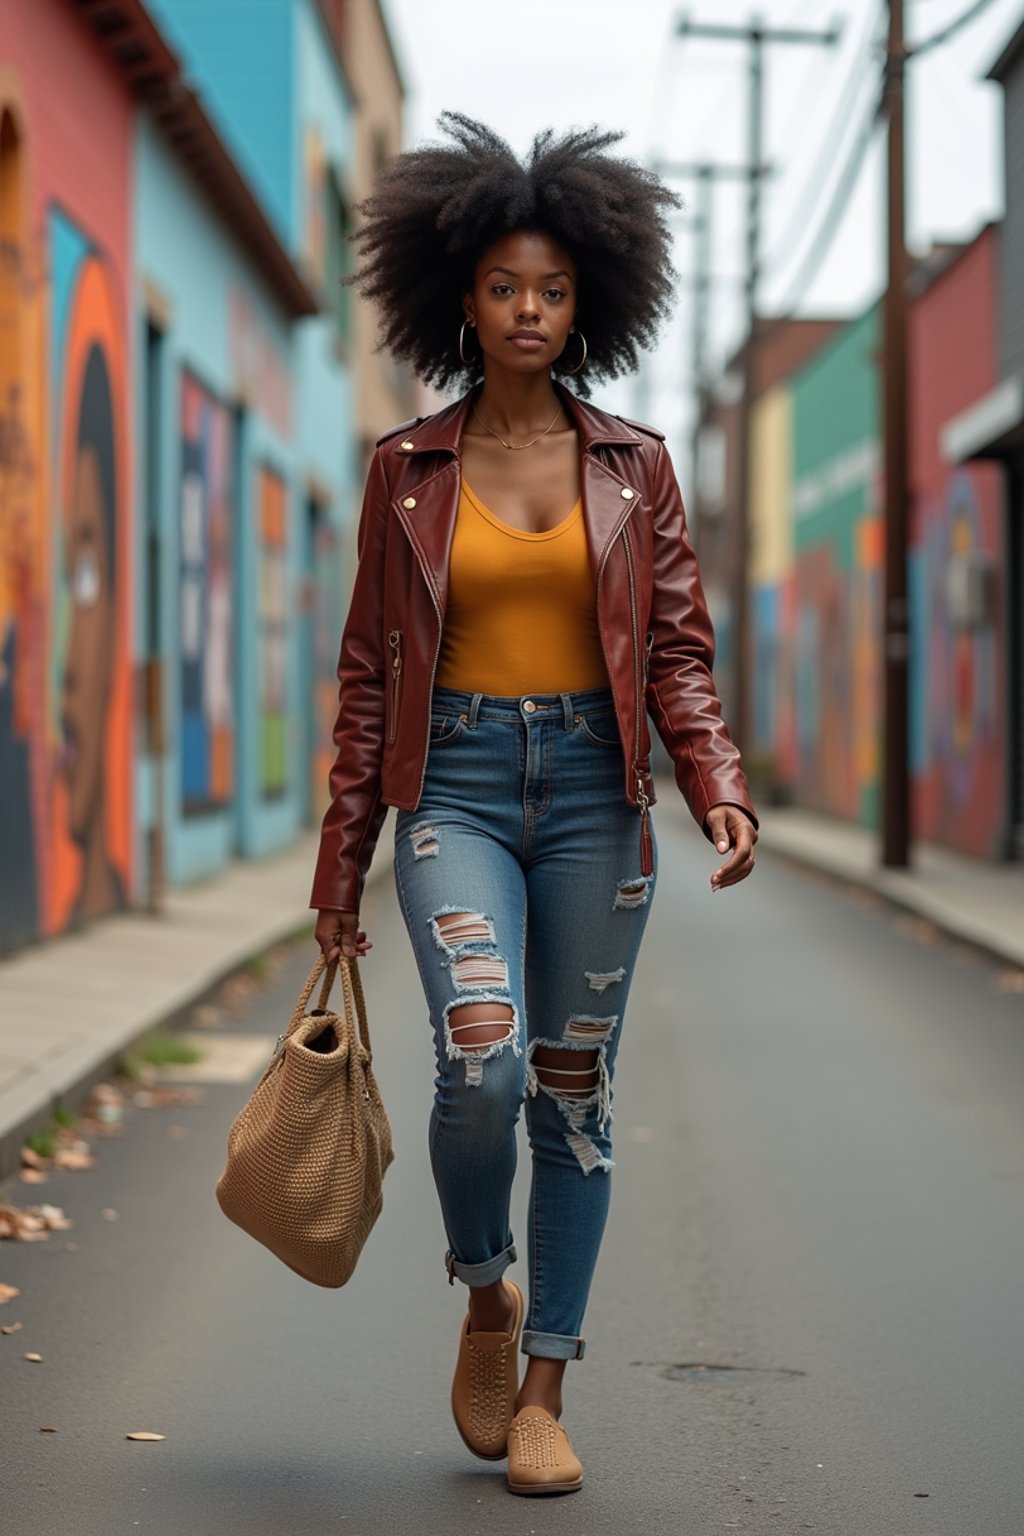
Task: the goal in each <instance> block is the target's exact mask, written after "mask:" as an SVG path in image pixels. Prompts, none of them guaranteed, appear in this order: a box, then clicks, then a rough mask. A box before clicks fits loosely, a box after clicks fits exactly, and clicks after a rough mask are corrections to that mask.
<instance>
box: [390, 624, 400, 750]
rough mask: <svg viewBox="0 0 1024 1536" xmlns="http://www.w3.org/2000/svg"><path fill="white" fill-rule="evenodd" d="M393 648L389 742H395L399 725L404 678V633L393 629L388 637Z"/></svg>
mask: <svg viewBox="0 0 1024 1536" xmlns="http://www.w3.org/2000/svg"><path fill="white" fill-rule="evenodd" d="M388 644H389V645H390V647H391V652H392V654H391V720H390V722H389V724H388V741H394V739H395V728H396V725H397V723H398V685H399V683H400V682H401V678H402V631H401V630H400V629H393V630H392V631H391V633H390V634H389V635H388Z"/></svg>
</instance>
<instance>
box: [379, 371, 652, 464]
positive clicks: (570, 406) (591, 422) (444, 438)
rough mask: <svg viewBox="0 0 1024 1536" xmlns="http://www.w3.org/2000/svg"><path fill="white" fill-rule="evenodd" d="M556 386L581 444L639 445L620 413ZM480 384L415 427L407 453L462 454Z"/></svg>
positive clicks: (586, 448)
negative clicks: (602, 408)
mask: <svg viewBox="0 0 1024 1536" xmlns="http://www.w3.org/2000/svg"><path fill="white" fill-rule="evenodd" d="M552 384H553V385H554V390H555V393H556V395H557V396H558V398H559V400H560V401H561V402H562V405H563V406H564V408H565V411H566V414H567V415H568V417H569V419H570V420H571V421H572V423H573V425H574V426H575V428H576V431H577V432H578V434H579V440H580V448H581V450H582V451H583V452H584V453H586V452H588V451H589V449H591V448H593V447H594V445H595V444H597V443H622V444H632V445H636V446H639V445H640V444H641V443H642V441H643V439H642V438H641V437H640V435H639V433H637V432H634V431H633V430H632V428H630V427H627V426H626V424H625V422H624V421H622V420H621V419H620V418H619V417H618V416H613V415H611V414H610V412H608V411H602V410H600V409H599V408H598V407H597V406H596V405H589V404H588V403H587V402H586V401H585V400H580V399H579V397H578V396H577V395H574V394H573V393H572V391H571V390H569V389H566V387H565V385H564V384H562V383H560V382H559V380H557V379H553V380H552ZM480 388H481V386H480V385H479V384H477V385H474V386H473V387H472V388H471V389H468V390H467V391H466V393H465V394H464V395H462V396H460V398H459V399H458V400H455V401H453V402H452V404H451V405H446V406H443V407H442V408H441V410H439V411H435V412H434V414H433V415H432V416H428V417H426V419H425V420H424V421H423V422H421V423H420V425H419V426H418V427H415V428H413V429H412V431H410V432H409V434H408V439H407V440H408V441H409V442H411V443H412V447H411V448H410V449H407V450H406V451H407V452H408V453H410V454H411V453H427V452H430V453H438V452H447V453H453V454H454V455H455V456H456V458H458V456H459V445H460V443H461V441H462V432H463V428H464V427H465V424H466V418H467V417H468V416H469V413H470V409H471V407H472V404H473V401H474V400H475V399H476V398H477V397H478V395H479V393H480Z"/></svg>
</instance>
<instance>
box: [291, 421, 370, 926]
mask: <svg viewBox="0 0 1024 1536" xmlns="http://www.w3.org/2000/svg"><path fill="white" fill-rule="evenodd" d="M389 501H390V490H389V487H388V482H387V475H386V473H385V470H384V458H383V447H382V446H378V447H377V449H376V451H375V453H374V455H373V459H372V460H371V462H370V471H369V474H368V475H367V479H366V490H365V492H364V494H363V506H362V512H361V513H360V518H359V530H358V533H357V537H356V555H357V560H358V565H357V568H356V576H355V582H354V584H353V589H352V599H351V602H350V604H349V610H348V617H347V619H346V621H345V628H344V632H343V634H342V637H341V653H340V656H339V660H338V682H339V685H340V686H339V693H338V701H339V702H338V715H337V719H336V721H335V725H334V744H335V746H336V748H337V755H336V757H335V760H334V765H333V767H332V768H331V774H330V794H331V799H330V804H329V805H328V807H327V811H326V812H325V814H324V819H323V826H322V828H321V832H320V851H319V855H318V857H317V863H316V871H315V874H314V877H313V892H312V896H311V897H310V902H309V904H310V906H311V907H316V908H325V909H328V908H329V909H333V910H335V911H340V912H358V911H359V903H360V900H361V898H362V894H363V884H364V882H365V880H366V871H367V870H368V869H369V867H370V860H371V859H372V857H373V850H374V847H375V846H376V842H377V838H378V836H379V835H380V829H381V827H382V825H383V823H384V818H385V816H386V815H387V806H386V805H384V804H383V803H382V801H381V786H380V767H381V753H382V751H383V743H384V687H385V677H384V674H385V663H384V656H383V646H384V641H383V633H382V623H383V615H382V603H383V595H384V548H385V542H386V537H387V520H388V505H389Z"/></svg>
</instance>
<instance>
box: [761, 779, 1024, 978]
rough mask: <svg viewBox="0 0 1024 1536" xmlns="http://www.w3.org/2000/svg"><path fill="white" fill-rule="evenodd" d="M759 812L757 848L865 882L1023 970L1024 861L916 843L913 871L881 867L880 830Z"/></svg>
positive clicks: (800, 814) (795, 813)
mask: <svg viewBox="0 0 1024 1536" xmlns="http://www.w3.org/2000/svg"><path fill="white" fill-rule="evenodd" d="M760 815H761V833H760V842H759V847H760V848H768V849H770V850H771V851H772V852H773V853H780V854H783V855H785V856H786V857H787V858H791V859H795V860H796V861H797V862H799V863H801V864H806V865H810V866H812V867H813V868H815V869H820V870H823V871H824V872H825V873H827V874H830V875H835V876H838V877H839V878H840V879H843V880H850V881H852V882H854V884H856V885H861V886H864V887H866V888H867V889H869V890H872V891H875V892H877V893H878V895H880V896H884V897H885V898H886V899H887V900H889V901H892V902H895V903H896V904H897V905H898V906H900V907H905V908H906V909H907V910H909V911H911V912H916V913H918V914H919V915H920V916H921V917H925V918H927V919H928V920H929V921H930V922H932V923H934V924H935V926H936V927H937V928H941V929H942V930H943V932H945V933H948V934H951V935H952V936H953V937H955V938H958V939H962V940H965V941H966V942H968V943H970V944H977V945H978V946H979V947H980V948H982V949H985V950H987V951H988V952H989V953H990V954H992V955H995V956H996V957H997V958H998V959H1000V960H1004V961H1006V962H1007V963H1008V964H1010V965H1013V966H1021V967H1024V864H1020V863H1018V864H988V863H984V862H983V861H982V860H979V859H969V858H966V857H964V856H963V855H961V854H956V853H951V852H950V851H949V850H948V849H945V848H938V847H936V846H935V845H934V844H929V843H919V844H918V845H917V847H916V848H915V849H914V851H913V855H912V857H913V868H912V869H910V870H894V869H883V868H882V867H881V865H880V863H879V853H878V835H877V833H875V832H872V831H869V830H867V829H865V828H864V827H857V826H852V825H851V824H850V823H848V822H841V821H833V820H831V819H830V818H828V817H826V816H815V815H813V814H812V813H811V812H809V811H801V810H796V809H791V808H787V809H785V810H776V809H771V808H768V809H766V810H765V811H763V812H761V813H760Z"/></svg>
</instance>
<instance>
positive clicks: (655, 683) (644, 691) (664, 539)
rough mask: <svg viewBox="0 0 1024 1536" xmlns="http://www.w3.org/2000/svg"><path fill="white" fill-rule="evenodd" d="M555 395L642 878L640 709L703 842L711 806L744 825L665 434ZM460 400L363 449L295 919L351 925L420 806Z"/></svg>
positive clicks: (749, 808) (648, 859) (644, 780)
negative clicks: (395, 815) (335, 692)
mask: <svg viewBox="0 0 1024 1536" xmlns="http://www.w3.org/2000/svg"><path fill="white" fill-rule="evenodd" d="M554 387H555V390H556V392H557V394H558V397H559V399H560V400H561V401H562V404H563V406H564V407H565V410H566V412H567V414H568V416H569V418H570V420H571V421H572V422H573V423H574V425H575V427H576V430H577V433H578V438H579V454H580V481H581V489H582V496H583V517H584V522H585V525H586V533H587V546H588V549H589V552H590V560H591V566H592V568H593V571H594V574H595V579H596V589H597V617H598V630H599V634H600V637H601V644H602V647H603V649H604V656H605V661H606V663H607V667H608V677H609V681H610V683H611V687H612V692H613V696H614V700H615V710H616V714H617V716H618V723H619V729H620V733H621V737H622V741H623V745H624V748H625V751H624V754H623V758H624V761H623V773H624V777H623V792H624V794H625V796H626V799H627V800H628V801H629V803H630V804H631V805H635V806H636V807H637V811H638V816H637V823H638V833H639V837H640V864H641V873H643V874H650V873H651V870H652V867H653V849H652V844H651V838H650V829H649V822H648V807H649V806H650V805H652V804H653V803H654V801H655V798H656V796H655V792H654V783H653V780H652V778H651V766H650V750H651V740H650V733H649V730H648V724H647V711H648V710H649V711H650V713H651V716H652V717H653V719H654V723H655V725H656V727H657V730H658V734H659V735H660V737H661V739H662V741H663V742H664V743H665V746H666V748H667V749H668V752H669V754H670V756H671V758H672V762H673V764H674V767H675V776H676V781H677V783H678V785H679V788H680V790H681V791H682V794H683V796H684V798H685V800H686V803H687V805H688V806H689V808H690V811H691V813H692V815H693V817H694V819H695V820H696V821H697V822H698V824H699V825H700V826H701V827H702V829H703V831H704V832H705V835H707V836H710V829H709V827H708V825H707V822H706V819H705V818H706V816H707V813H708V811H709V810H710V808H711V807H712V806H713V805H717V804H720V803H722V802H723V801H725V802H729V803H731V804H733V805H738V806H741V807H742V809H743V810H744V811H745V812H746V813H747V815H748V816H750V818H751V820H752V821H753V822H754V825H755V826H756V825H757V816H756V813H755V811H754V807H753V805H752V803H751V800H750V794H749V791H748V788H747V781H746V779H745V777H744V775H743V771H742V769H741V767H740V760H739V752H738V750H737V748H736V747H735V745H734V744H733V742H732V741H731V740H730V737H729V733H728V731H727V730H726V727H725V723H724V721H723V720H722V714H721V706H720V704H719V700H718V695H717V693H716V692H715V686H714V683H713V681H712V678H711V663H712V659H713V656H714V635H713V632H712V628H711V621H710V619H709V617H708V610H707V606H706V604H705V601H704V594H703V590H702V588H701V582H700V577H699V575H698V572H697V560H696V557H695V555H694V552H693V547H692V545H691V544H690V540H689V537H688V535H687V531H686V517H685V513H684V511H683V502H682V497H681V495H680V492H679V486H678V484H677V482H676V477H675V473H674V471H673V469H672V464H671V460H670V459H669V456H668V452H667V451H666V449H665V446H664V434H663V433H661V432H658V431H656V430H655V429H654V428H653V427H647V426H641V425H640V424H639V423H636V422H631V421H628V420H626V418H624V417H620V416H613V415H611V414H609V413H608V412H607V411H602V410H598V409H597V408H596V407H595V406H593V405H590V404H588V403H587V402H585V401H583V400H580V399H578V398H577V397H576V396H575V395H573V394H572V393H571V392H570V391H569V390H568V389H566V388H565V386H564V385H562V384H560V383H558V382H557V381H556V382H555V385H554ZM475 393H476V391H475V389H473V390H469V391H468V392H467V393H466V394H465V395H463V396H462V398H461V399H459V400H457V401H455V402H454V403H453V404H451V405H448V406H445V407H444V408H443V409H442V410H440V411H436V412H435V413H434V414H433V415H431V416H421V417H417V418H416V419H415V420H414V421H408V422H403V423H402V424H401V425H400V426H397V427H395V428H394V429H393V430H392V431H390V432H386V433H385V434H384V435H383V436H382V437H380V438H378V440H377V446H376V450H375V452H374V455H373V459H372V462H371V464H370V470H369V474H368V477H367V482H366V491H365V495H364V499H363V508H362V513H361V516H360V522H359V532H358V542H357V549H358V556H359V566H358V570H357V572H356V577H355V584H354V587H353V592H352V601H351V605H350V608H349V613H348V618H347V620H346V623H345V630H344V634H343V636H342V641H341V656H340V659H339V663H338V679H339V682H340V684H341V689H340V705H339V709H338V717H337V722H336V724H335V727H334V741H335V744H336V746H337V758H336V760H335V763H334V766H333V768H332V769H331V776H330V791H331V802H330V805H329V807H328V809H327V812H326V814H325V816H324V820H323V829H322V833H321V839H320V852H319V857H318V859H317V865H316V873H315V876H314V880H313V893H312V897H311V900H310V906H311V907H316V908H333V909H334V910H337V911H348V912H358V910H359V902H360V898H361V896H362V890H363V882H364V880H365V877H366V871H367V869H368V867H369V864H370V859H371V857H372V854H373V850H374V846H375V844H376V841H377V837H378V835H379V833H380V829H381V825H382V823H383V821H384V817H385V815H386V814H387V807H388V806H389V805H394V806H401V807H405V808H406V809H408V810H415V808H416V806H417V805H418V803H419V799H420V794H421V792H422V788H423V775H424V770H425V767H426V758H427V737H428V732H429V727H430V701H431V690H432V687H433V682H434V672H435V669H436V666H437V658H438V653H439V651H440V647H441V631H442V627H443V625H444V615H445V602H446V598H447V594H448V556H449V551H450V549H451V542H452V535H453V532H454V529H455V518H456V512H457V510H458V503H459V486H460V479H461V461H460V458H459V446H460V443H461V439H462V430H463V426H464V424H465V421H466V417H467V416H468V414H469V409H470V405H471V402H472V400H473V398H474V396H475ZM645 705H646V708H645Z"/></svg>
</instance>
